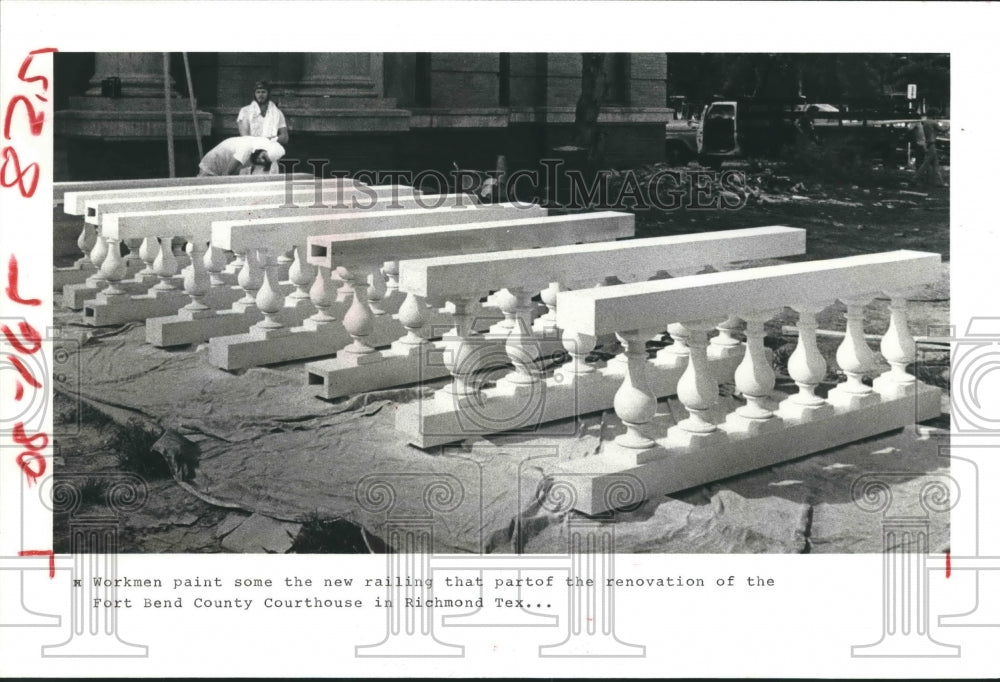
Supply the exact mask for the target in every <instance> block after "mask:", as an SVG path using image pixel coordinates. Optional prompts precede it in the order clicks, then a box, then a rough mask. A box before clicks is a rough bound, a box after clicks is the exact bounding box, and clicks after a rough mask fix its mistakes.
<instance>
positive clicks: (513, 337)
mask: <svg viewBox="0 0 1000 682" xmlns="http://www.w3.org/2000/svg"><path fill="white" fill-rule="evenodd" d="M505 292H506V295H504V296H501V297H500V300H499V304H500V309H501V310H502V311H503V313H504V316H505V317H506V315H507V311H508V310H512V311H513V313H514V327H513V329H511V330H510V334H508V335H507V343H506V350H507V357H508V358H509V359H510V362H511V364H512V365H514V371H513V372H510V373H509V374H507V375H506V376H505V377H503V379H502V381H504V382H505V383H510V384H514V385H515V386H516V387H528V386H531V385H532V384H535V383H537V382H538V381H540V380H541V375H542V372H541V368H540V366H539V356H540V355H541V350H540V349H539V347H538V342H537V341H536V340H535V338H534V337H533V336H532V334H531V310H532V305H531V294H530V293H528V292H527V291H525V290H524V289H521V288H519V287H514V288H508V289H505Z"/></svg>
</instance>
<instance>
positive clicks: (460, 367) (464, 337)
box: [434, 295, 479, 409]
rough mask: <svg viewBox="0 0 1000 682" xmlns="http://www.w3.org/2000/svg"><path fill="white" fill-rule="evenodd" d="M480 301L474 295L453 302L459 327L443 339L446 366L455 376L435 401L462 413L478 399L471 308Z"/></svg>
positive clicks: (456, 324) (436, 395)
mask: <svg viewBox="0 0 1000 682" xmlns="http://www.w3.org/2000/svg"><path fill="white" fill-rule="evenodd" d="M478 298H479V297H478V296H471V295H470V296H465V297H461V298H459V297H456V298H454V299H452V301H451V303H452V305H453V308H454V312H453V313H452V316H453V318H454V320H455V327H454V328H453V329H452V330H451V331H450V332H449V333H448V334H447V335H446V336H445V337H444V339H443V345H444V354H443V363H444V366H445V369H447V370H448V371H449V372H450V373H451V377H452V380H451V383H450V384H449V385H448V386H445V387H444V388H442V389H440V390H439V391H437V392H436V393H435V394H434V397H435V399H436V400H439V401H443V402H446V403H447V404H449V405H454V406H455V407H456V408H458V409H461V408H463V407H466V406H468V405H470V404H471V403H472V401H473V399H474V398H475V395H476V389H475V387H474V386H473V383H472V374H473V371H474V370H475V367H474V366H473V362H472V360H473V359H474V358H473V356H474V352H475V349H474V348H473V344H472V343H471V339H472V316H471V315H470V314H469V307H470V306H471V305H472V302H473V301H475V300H478Z"/></svg>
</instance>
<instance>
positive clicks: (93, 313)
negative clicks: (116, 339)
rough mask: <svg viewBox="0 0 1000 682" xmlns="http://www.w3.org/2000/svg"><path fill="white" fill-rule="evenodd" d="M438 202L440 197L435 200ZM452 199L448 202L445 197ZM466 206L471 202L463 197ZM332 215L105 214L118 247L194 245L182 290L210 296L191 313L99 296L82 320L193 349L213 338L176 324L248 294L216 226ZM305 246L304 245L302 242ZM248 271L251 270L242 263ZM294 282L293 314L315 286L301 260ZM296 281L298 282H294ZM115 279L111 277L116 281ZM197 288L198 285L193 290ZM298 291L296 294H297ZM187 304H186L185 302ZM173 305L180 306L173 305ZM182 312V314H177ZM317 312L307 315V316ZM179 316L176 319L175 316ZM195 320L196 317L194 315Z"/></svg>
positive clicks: (280, 210) (274, 210)
mask: <svg viewBox="0 0 1000 682" xmlns="http://www.w3.org/2000/svg"><path fill="white" fill-rule="evenodd" d="M431 198H432V199H437V198H439V197H431ZM444 198H446V199H450V197H444ZM418 200H419V199H418V197H416V196H402V197H398V198H391V197H379V201H378V203H376V204H374V205H373V206H372V207H370V208H368V209H350V208H346V209H335V211H336V212H337V213H341V212H358V211H361V210H366V211H383V210H391V209H392V208H393V207H400V208H413V207H414V206H416V205H417V203H416V202H417V201H418ZM462 201H466V202H467V200H466V199H465V198H464V197H463V198H462ZM331 210H332V209H315V208H311V207H308V206H303V205H298V206H293V207H288V206H283V205H280V204H276V205H271V206H250V207H241V208H184V209H170V210H163V211H143V212H138V213H122V214H117V213H105V214H103V215H102V216H101V221H102V231H103V233H104V234H105V236H106V239H107V240H108V241H117V240H121V239H127V238H132V239H135V238H139V239H146V240H151V242H152V244H153V245H154V246H155V243H156V242H155V239H156V235H160V236H161V239H166V237H164V236H163V235H166V234H174V235H175V236H181V237H183V238H184V239H185V240H187V241H188V242H189V246H192V245H193V250H194V251H195V252H196V253H197V254H198V255H199V261H198V263H197V264H196V267H194V268H192V269H193V270H194V272H193V273H192V275H193V276H192V277H191V278H188V279H186V280H185V281H184V290H185V292H187V293H188V294H189V295H193V294H192V292H191V291H190V287H191V286H201V284H200V282H201V280H203V279H204V280H207V283H206V284H205V285H204V286H206V287H209V289H208V291H207V296H204V304H203V305H202V306H196V307H195V308H190V307H189V306H188V305H184V306H183V307H180V306H176V305H173V304H172V303H170V302H167V301H160V302H158V303H153V302H152V301H149V300H148V298H139V299H136V298H133V299H124V300H122V301H115V300H105V298H106V297H105V296H104V294H103V293H102V294H98V296H97V299H96V300H93V301H88V302H87V303H86V304H85V306H84V316H85V318H86V319H87V321H89V322H91V323H92V324H114V323H120V322H123V321H126V320H131V319H147V318H148V319H147V340H148V341H149V342H150V343H153V344H154V345H157V346H164V345H179V344H183V343H192V342H194V341H198V340H207V339H208V338H209V337H208V336H204V337H203V338H200V337H198V336H196V337H194V338H190V337H186V336H184V335H183V334H180V335H178V334H174V335H173V336H171V333H172V332H174V331H176V330H177V329H183V328H184V325H183V324H173V323H175V322H178V323H180V322H185V321H191V320H193V319H202V317H203V315H202V313H203V311H204V307H206V306H207V307H208V308H212V309H220V308H225V307H228V306H230V305H231V304H232V303H233V302H234V301H236V300H237V299H238V298H239V297H240V296H242V295H243V294H244V291H243V290H242V289H241V288H239V287H238V286H235V287H234V286H230V285H236V284H237V281H236V279H237V277H236V274H237V273H233V274H229V273H226V272H224V270H223V268H224V266H225V259H224V256H223V250H222V249H219V248H218V247H215V246H212V245H211V244H210V239H211V230H212V224H213V223H215V222H220V221H225V220H233V219H236V218H239V219H246V220H254V221H263V220H269V219H277V218H286V217H294V216H309V217H313V216H316V215H317V214H319V215H322V214H329V213H330V212H331ZM288 243H289V244H290V246H289V247H288V248H286V249H282V251H281V252H280V253H284V252H286V251H291V252H292V253H293V254H294V253H295V250H294V249H295V247H296V246H298V247H299V251H301V250H302V248H303V246H302V244H296V243H295V241H294V236H293V237H291V238H290V239H289V241H288ZM303 243H304V242H303ZM244 267H253V266H252V265H249V266H248V265H247V264H246V263H245V262H244ZM286 275H287V276H289V277H291V278H292V279H293V280H294V281H292V282H289V283H282V284H281V286H280V289H281V291H282V294H283V295H289V303H288V305H290V306H292V307H293V308H294V309H301V308H302V307H303V306H301V305H300V303H301V302H302V301H303V300H304V301H305V303H306V304H308V293H304V294H303V293H302V292H303V290H304V291H306V292H307V291H308V287H309V285H310V284H311V283H312V273H311V272H307V271H304V270H303V269H302V267H301V263H299V264H297V257H293V258H291V259H290V263H289V264H288V265H286V266H285V268H284V273H281V272H279V273H278V278H279V280H280V279H283V278H284V277H285V276H286ZM293 275H294V276H293ZM112 277H113V276H112ZM195 282H198V283H199V284H194V283H195ZM296 291H298V294H296V293H295V292H296ZM182 300H184V301H185V302H186V299H182ZM173 303H176V301H174V302H173ZM178 308H179V309H178ZM312 312H314V311H313V310H307V313H306V314H309V313H312ZM172 313H176V315H171V314H172ZM193 314H194V315H195V316H194V317H192V315H193ZM165 329H166V331H164V330H165Z"/></svg>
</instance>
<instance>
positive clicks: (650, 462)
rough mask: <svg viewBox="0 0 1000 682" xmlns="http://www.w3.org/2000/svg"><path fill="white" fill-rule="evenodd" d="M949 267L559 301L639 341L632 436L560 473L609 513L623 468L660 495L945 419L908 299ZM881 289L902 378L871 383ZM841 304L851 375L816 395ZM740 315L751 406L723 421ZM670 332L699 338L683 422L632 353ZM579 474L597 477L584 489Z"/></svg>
mask: <svg viewBox="0 0 1000 682" xmlns="http://www.w3.org/2000/svg"><path fill="white" fill-rule="evenodd" d="M940 262H941V258H940V256H938V255H936V254H928V253H921V252H915V251H893V252H889V253H883V254H874V255H865V256H852V257H849V258H839V259H832V260H822V261H813V262H807V263H795V264H788V265H778V266H771V267H763V268H755V269H750V270H738V271H732V272H720V273H711V274H704V275H698V276H696V277H682V278H677V279H671V280H661V281H652V282H639V283H635V284H623V285H620V286H613V287H605V288H597V289H587V290H580V291H568V292H562V293H560V294H559V295H558V296H557V305H558V313H557V324H558V325H559V326H560V328H562V329H563V333H564V335H566V336H570V337H572V338H576V337H593V336H595V335H600V334H606V333H612V332H614V333H616V334H618V335H619V337H620V338H621V339H622V340H623V342H624V343H626V345H627V346H628V351H627V355H628V356H629V362H628V363H627V366H626V369H625V373H624V378H623V381H622V382H621V387H620V389H619V391H618V393H617V395H616V396H615V399H614V408H615V413H616V415H617V416H618V418H619V419H620V420H621V422H622V425H623V430H622V433H620V434H619V435H617V437H615V438H614V440H613V441H610V442H605V443H602V445H601V451H600V455H599V456H593V457H587V458H584V459H578V460H571V461H567V462H563V463H560V465H559V467H558V468H557V470H556V471H554V472H552V475H553V476H554V477H555V478H556V479H558V478H559V475H560V471H565V472H567V476H569V475H570V473H571V474H572V479H573V481H574V484H575V485H576V486H577V490H578V492H579V493H580V495H579V498H578V507H577V508H578V509H579V510H580V511H583V512H585V513H588V514H594V513H598V512H601V511H605V509H604V507H603V505H604V502H603V500H604V499H605V498H606V496H605V492H606V490H605V489H606V488H607V487H608V486H609V485H611V484H612V482H613V481H614V480H616V479H615V476H619V475H621V474H622V473H628V474H631V475H635V476H638V477H640V478H641V480H642V481H643V483H644V485H645V487H646V491H647V493H648V494H649V495H650V496H659V495H663V494H668V493H671V492H675V491H677V490H683V489H686V488H689V487H691V486H695V485H700V484H703V483H706V482H709V481H712V480H717V479H720V478H725V477H728V476H733V475H735V474H739V473H742V472H745V471H749V470H752V469H756V468H759V467H763V466H768V465H771V464H775V463H777V462H780V461H784V460H787V459H792V458H795V457H800V456H803V455H806V454H809V453H812V452H818V451H820V450H825V449H827V448H830V447H835V446H838V445H842V444H844V443H848V442H851V441H854V440H858V439H861V438H866V437H869V436H872V435H875V434H878V433H882V432H885V431H889V430H892V429H896V428H899V427H901V426H905V425H906V424H908V423H912V422H913V420H914V418H915V419H916V420H917V421H922V420H925V419H930V418H933V417H935V416H937V415H938V414H939V411H940V390H939V389H937V388H933V387H930V386H927V385H925V384H923V383H921V382H919V381H917V380H916V379H915V378H914V377H913V376H912V375H911V374H909V373H908V372H907V371H906V366H907V365H908V364H909V363H911V362H912V361H913V359H914V347H913V339H912V337H911V336H910V333H909V331H908V330H907V328H906V327H907V324H906V312H905V308H906V296H907V294H908V292H911V291H913V290H914V289H915V288H917V287H920V286H923V285H927V284H932V283H935V282H937V281H938V279H939V278H940V276H941V268H940ZM404 270H405V268H404ZM883 294H884V295H887V296H889V297H890V301H891V302H890V311H891V324H890V326H889V329H888V331H887V332H886V334H885V336H884V337H883V341H882V345H881V350H882V353H883V355H884V356H885V358H886V360H887V361H888V362H889V363H890V366H891V369H890V370H889V371H887V372H885V373H883V374H881V375H880V376H878V377H877V378H875V380H874V382H873V384H872V385H869V384H868V383H867V381H866V379H867V378H868V377H869V375H870V374H871V373H872V371H873V364H874V356H873V353H872V351H871V349H870V348H868V346H867V343H866V341H865V337H864V329H863V315H862V309H863V307H864V306H865V305H866V304H868V303H869V302H871V301H872V300H873V299H874V298H876V297H877V296H880V295H883ZM834 299H839V300H840V301H842V302H843V303H844V304H845V305H846V307H847V313H846V319H847V334H846V335H845V337H844V340H843V342H842V344H841V345H840V347H839V348H838V351H837V354H836V360H837V364H838V365H839V366H840V369H841V370H842V371H843V372H844V373H845V374H846V376H847V378H846V380H845V381H843V382H842V383H840V384H838V385H837V386H836V387H834V388H832V389H831V390H830V391H829V393H828V395H827V396H826V397H825V398H824V397H823V396H821V395H819V394H818V393H817V387H818V386H819V385H820V383H821V382H822V380H823V378H824V377H825V375H826V370H827V367H826V362H825V361H824V359H823V356H822V355H821V354H820V351H819V348H818V347H817V345H816V314H817V313H818V312H819V311H821V310H823V309H824V308H825V307H826V306H828V305H830V304H831V303H833V302H834ZM784 306H789V307H791V308H792V309H794V310H795V311H797V312H798V313H799V323H798V327H799V338H798V345H797V347H796V349H795V351H794V352H793V353H792V355H791V356H790V358H789V361H788V372H789V375H790V377H791V378H792V380H794V382H795V383H796V385H797V390H796V391H795V392H794V393H791V394H789V395H784V394H783V393H781V392H780V391H779V392H775V375H774V371H773V370H772V368H771V366H770V363H769V361H768V359H767V357H766V355H765V352H764V346H763V338H764V324H765V322H767V321H768V320H769V319H771V318H772V317H773V316H774V314H775V313H776V312H777V311H779V310H780V309H782V308H783V307H784ZM734 315H735V316H736V317H738V318H740V319H742V320H745V321H746V338H747V340H746V349H747V350H746V353H745V354H744V356H743V359H742V361H741V362H740V365H739V367H738V368H737V369H736V372H735V375H734V380H735V385H736V389H737V391H738V392H739V394H741V395H742V398H743V401H744V402H745V404H742V405H740V406H739V407H737V408H736V409H735V410H733V411H730V412H728V413H727V414H723V412H724V411H725V410H724V409H723V407H722V404H721V402H720V399H719V390H718V382H717V378H716V376H715V375H714V374H713V372H712V369H711V367H710V360H709V353H708V348H709V346H710V344H709V340H708V333H709V332H710V331H711V330H712V329H713V328H715V327H716V326H717V325H719V324H720V322H722V321H724V320H727V319H729V318H730V317H731V316H734ZM667 323H673V324H675V325H678V324H679V325H680V326H681V327H683V329H684V330H685V332H686V335H687V339H686V346H687V349H688V361H687V363H686V367H685V369H684V373H683V375H682V377H681V378H680V380H679V382H678V384H677V397H678V399H679V400H680V402H681V403H682V404H683V406H684V409H685V411H686V413H687V414H686V416H684V415H680V416H679V417H682V418H678V419H677V421H676V423H675V422H674V420H673V419H671V418H670V417H669V416H668V415H667V414H663V413H662V409H661V406H660V405H658V403H657V392H656V391H655V390H653V388H652V384H653V383H655V380H654V379H651V377H653V372H652V370H651V366H652V363H649V362H645V361H642V358H641V357H640V356H639V354H638V353H633V352H632V346H633V344H638V343H641V342H642V340H644V339H647V338H650V337H651V336H652V335H653V334H654V333H655V332H656V331H657V330H658V329H660V328H662V327H663V325H665V324H667ZM581 476H584V478H585V479H586V480H587V481H588V482H589V483H588V484H587V485H583V486H582V487H583V488H584V490H581V483H580V481H581ZM588 485H589V487H588Z"/></svg>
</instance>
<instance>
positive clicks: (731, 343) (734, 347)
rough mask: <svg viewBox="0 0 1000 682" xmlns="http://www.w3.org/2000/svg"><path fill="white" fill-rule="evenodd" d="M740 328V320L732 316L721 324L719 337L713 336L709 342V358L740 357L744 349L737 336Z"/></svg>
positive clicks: (718, 327)
mask: <svg viewBox="0 0 1000 682" xmlns="http://www.w3.org/2000/svg"><path fill="white" fill-rule="evenodd" d="M739 328H740V318H738V317H736V316H735V315H730V316H729V317H727V318H726V320H725V322H722V323H721V324H719V325H718V326H717V327H716V329H717V330H718V331H719V334H718V335H717V336H713V337H712V340H711V341H709V346H708V357H710V358H713V359H714V358H731V357H734V356H736V355H740V354H741V353H742V352H743V349H742V347H741V344H740V340H739V339H738V338H736V334H737V332H738V331H739Z"/></svg>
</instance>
